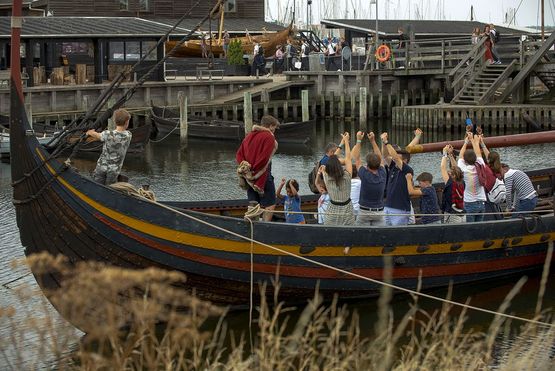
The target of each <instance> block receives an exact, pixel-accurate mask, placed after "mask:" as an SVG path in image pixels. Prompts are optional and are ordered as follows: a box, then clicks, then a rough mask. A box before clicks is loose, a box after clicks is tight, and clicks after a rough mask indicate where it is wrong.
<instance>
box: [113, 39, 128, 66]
mask: <svg viewBox="0 0 555 371" xmlns="http://www.w3.org/2000/svg"><path fill="white" fill-rule="evenodd" d="M123 50H124V49H123V41H110V62H123V61H124V60H125V53H124V51H123Z"/></svg>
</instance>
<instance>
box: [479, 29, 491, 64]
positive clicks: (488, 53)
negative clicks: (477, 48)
mask: <svg viewBox="0 0 555 371" xmlns="http://www.w3.org/2000/svg"><path fill="white" fill-rule="evenodd" d="M482 37H485V38H486V41H484V47H485V48H486V52H485V54H484V59H485V60H486V62H487V63H489V64H492V63H493V53H492V43H491V35H490V28H489V25H486V26H485V27H484V33H483V34H482Z"/></svg>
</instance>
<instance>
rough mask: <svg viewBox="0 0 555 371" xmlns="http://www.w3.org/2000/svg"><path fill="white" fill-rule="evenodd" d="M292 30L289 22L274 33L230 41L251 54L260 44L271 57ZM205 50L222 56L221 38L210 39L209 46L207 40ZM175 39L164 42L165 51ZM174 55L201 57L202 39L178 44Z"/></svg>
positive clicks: (284, 42)
mask: <svg viewBox="0 0 555 371" xmlns="http://www.w3.org/2000/svg"><path fill="white" fill-rule="evenodd" d="M292 31H293V24H290V25H289V27H287V28H286V29H284V30H282V31H279V32H276V33H265V34H262V35H256V36H243V37H232V38H230V42H231V41H234V40H239V41H241V47H242V48H243V52H244V53H245V54H252V53H253V50H254V45H255V44H256V43H259V44H260V46H261V47H262V48H263V50H264V56H265V57H271V56H273V55H274V53H275V52H276V47H277V46H278V45H285V44H286V43H287V39H288V38H289V36H290V35H291V33H292ZM206 43H207V46H206V48H207V51H208V52H210V49H209V48H211V50H212V54H213V55H214V57H216V58H220V57H223V55H224V46H223V40H221V39H220V40H212V46H211V47H210V45H209V44H210V42H209V41H207V42H206ZM176 44H177V41H167V42H166V53H168V52H169V51H170V50H172V49H173V48H174V47H175V45H176ZM173 56H174V57H179V58H187V57H189V58H191V57H196V58H201V57H202V41H201V40H189V41H186V42H185V43H183V44H182V45H180V46H179V47H178V48H177V49H176V50H175V51H174V54H173Z"/></svg>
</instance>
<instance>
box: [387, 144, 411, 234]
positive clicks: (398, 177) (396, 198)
mask: <svg viewBox="0 0 555 371" xmlns="http://www.w3.org/2000/svg"><path fill="white" fill-rule="evenodd" d="M380 138H381V140H382V145H383V149H384V152H383V155H384V157H385V156H388V157H389V156H391V160H390V164H389V166H388V168H389V175H388V183H387V197H386V202H385V207H384V213H385V223H386V225H390V226H393V225H407V224H408V223H409V218H410V212H411V201H410V195H409V192H408V187H407V181H406V175H407V174H412V173H414V172H413V170H412V168H411V167H410V166H409V165H408V164H406V163H405V162H404V161H403V158H402V157H401V155H400V154H399V153H397V151H396V150H395V148H393V146H392V145H391V144H389V141H388V135H387V133H382V135H381V136H380Z"/></svg>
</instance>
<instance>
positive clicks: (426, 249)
mask: <svg viewBox="0 0 555 371" xmlns="http://www.w3.org/2000/svg"><path fill="white" fill-rule="evenodd" d="M428 250H430V246H427V245H421V246H418V247H417V248H416V252H418V253H423V252H426V251H428Z"/></svg>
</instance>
